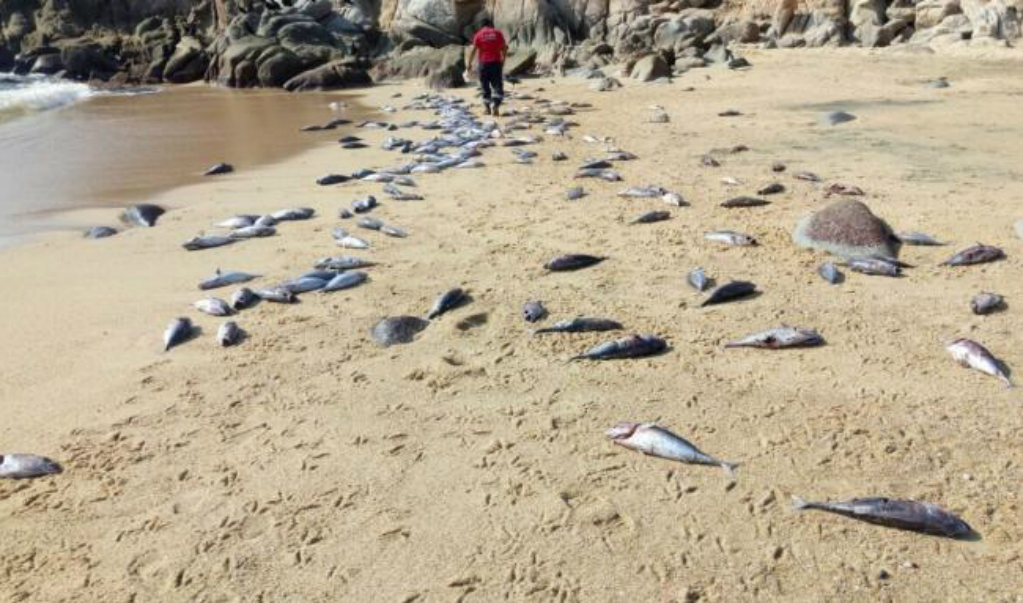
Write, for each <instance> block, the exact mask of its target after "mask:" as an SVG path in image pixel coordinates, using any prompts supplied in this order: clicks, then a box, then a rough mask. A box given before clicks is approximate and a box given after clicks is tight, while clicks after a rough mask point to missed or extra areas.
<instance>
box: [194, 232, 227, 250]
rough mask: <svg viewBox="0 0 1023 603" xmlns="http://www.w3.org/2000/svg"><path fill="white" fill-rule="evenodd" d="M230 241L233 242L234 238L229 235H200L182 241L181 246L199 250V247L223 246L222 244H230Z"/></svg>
mask: <svg viewBox="0 0 1023 603" xmlns="http://www.w3.org/2000/svg"><path fill="white" fill-rule="evenodd" d="M231 243H234V239H232V238H231V237H225V236H222V235H206V236H202V237H193V238H191V239H189V240H187V241H185V242H184V243H182V245H181V246H182V247H184V248H185V249H187V250H188V251H199V250H200V249H213V248H214V247H223V246H224V245H230V244H231Z"/></svg>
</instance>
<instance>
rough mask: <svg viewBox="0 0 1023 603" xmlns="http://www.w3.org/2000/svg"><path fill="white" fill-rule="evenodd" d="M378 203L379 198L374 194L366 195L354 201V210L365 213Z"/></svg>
mask: <svg viewBox="0 0 1023 603" xmlns="http://www.w3.org/2000/svg"><path fill="white" fill-rule="evenodd" d="M377 205H378V203H377V198H376V197H374V196H373V195H366V196H365V197H362V198H360V199H356V200H355V201H352V211H354V212H355V213H357V214H364V213H366V212H368V211H370V210H372V209H373V208H374V207H376V206H377Z"/></svg>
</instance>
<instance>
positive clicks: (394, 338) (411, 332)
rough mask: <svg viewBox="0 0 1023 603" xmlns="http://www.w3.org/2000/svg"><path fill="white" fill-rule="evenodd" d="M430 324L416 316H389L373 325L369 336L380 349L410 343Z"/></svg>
mask: <svg viewBox="0 0 1023 603" xmlns="http://www.w3.org/2000/svg"><path fill="white" fill-rule="evenodd" d="M429 325H430V323H429V322H428V321H425V320H423V319H422V318H419V317H417V316H390V317H387V318H384V319H382V320H380V321H379V322H377V323H376V324H375V325H373V328H372V329H370V334H371V335H372V336H373V339H374V340H376V342H377V343H378V344H380V345H381V346H382V347H385V348H386V347H389V346H392V345H395V344H401V343H411V342H412V341H413V340H414V339H415V337H416V335H417V334H419V333H420V332H421V331H423V330H424V329H426V327H428V326H429Z"/></svg>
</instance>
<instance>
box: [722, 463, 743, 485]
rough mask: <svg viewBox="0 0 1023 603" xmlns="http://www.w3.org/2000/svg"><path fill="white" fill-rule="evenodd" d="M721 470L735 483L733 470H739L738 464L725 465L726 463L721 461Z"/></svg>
mask: <svg viewBox="0 0 1023 603" xmlns="http://www.w3.org/2000/svg"><path fill="white" fill-rule="evenodd" d="M721 468H722V469H724V470H725V473H727V474H728V478H729V479H731V480H732V481H733V482H734V481H735V470H736V469H738V468H739V463H726V462H724V461H722V462H721Z"/></svg>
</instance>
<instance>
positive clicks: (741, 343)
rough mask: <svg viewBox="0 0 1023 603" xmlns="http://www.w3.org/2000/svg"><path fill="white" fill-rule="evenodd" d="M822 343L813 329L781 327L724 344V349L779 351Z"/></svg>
mask: <svg viewBox="0 0 1023 603" xmlns="http://www.w3.org/2000/svg"><path fill="white" fill-rule="evenodd" d="M823 343H824V338H823V337H821V336H820V335H819V334H818V333H817V331H814V330H813V329H800V328H797V327H788V326H781V327H777V328H774V329H767V330H766V331H760V332H759V333H753V334H752V335H748V336H746V337H743V338H742V339H738V340H736V341H732V342H730V343H726V344H725V347H726V348H764V349H768V350H780V349H782V348H795V347H812V346H817V345H822V344H823Z"/></svg>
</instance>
